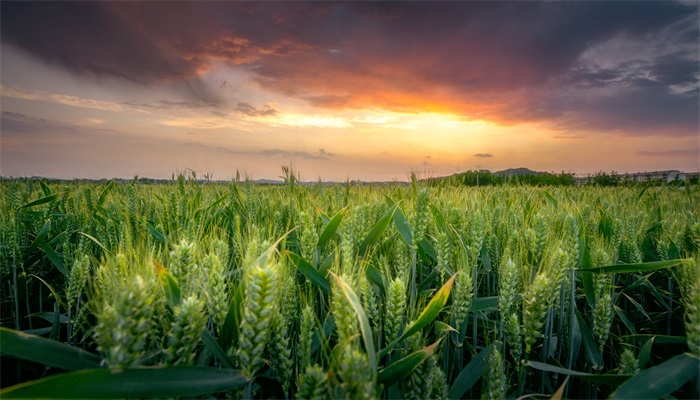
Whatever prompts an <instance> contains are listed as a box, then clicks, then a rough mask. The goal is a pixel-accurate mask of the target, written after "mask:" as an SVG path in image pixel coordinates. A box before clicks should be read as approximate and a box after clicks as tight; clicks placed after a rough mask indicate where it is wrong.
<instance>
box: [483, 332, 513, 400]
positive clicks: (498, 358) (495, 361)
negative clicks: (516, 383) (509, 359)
mask: <svg viewBox="0 0 700 400" xmlns="http://www.w3.org/2000/svg"><path fill="white" fill-rule="evenodd" d="M498 348H499V346H498V345H496V346H494V349H493V352H492V353H491V354H490V355H489V358H488V361H487V368H486V375H485V376H484V378H485V379H484V390H483V392H482V393H481V398H482V399H504V398H505V397H506V392H507V391H508V378H507V377H506V365H505V360H504V359H503V355H501V351H500V350H499V349H498Z"/></svg>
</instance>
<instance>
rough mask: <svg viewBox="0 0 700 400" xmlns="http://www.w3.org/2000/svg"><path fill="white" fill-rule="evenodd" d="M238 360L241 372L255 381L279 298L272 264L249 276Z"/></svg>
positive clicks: (255, 269)
mask: <svg viewBox="0 0 700 400" xmlns="http://www.w3.org/2000/svg"><path fill="white" fill-rule="evenodd" d="M247 275H248V276H247V278H248V279H247V282H246V297H245V303H244V306H243V320H242V321H241V327H240V332H241V333H240V337H239V339H238V343H239V349H238V359H239V361H240V364H241V370H242V372H243V373H244V374H245V375H246V376H247V377H248V378H249V379H252V378H253V376H254V375H255V372H257V370H258V369H259V368H260V367H261V366H262V362H263V360H262V355H263V352H264V351H265V344H266V343H267V339H268V335H269V333H270V320H271V317H272V313H273V312H274V310H275V304H276V301H275V299H276V298H277V290H276V287H277V273H276V271H275V270H274V269H273V268H272V266H271V265H269V264H264V265H262V266H255V267H253V268H252V269H251V270H250V271H249V272H248V274H247Z"/></svg>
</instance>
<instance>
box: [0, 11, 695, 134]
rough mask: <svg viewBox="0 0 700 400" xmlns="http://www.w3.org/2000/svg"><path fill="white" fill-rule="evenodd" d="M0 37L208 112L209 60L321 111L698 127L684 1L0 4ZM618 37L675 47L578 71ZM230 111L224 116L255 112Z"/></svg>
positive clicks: (690, 23) (78, 69)
mask: <svg viewBox="0 0 700 400" xmlns="http://www.w3.org/2000/svg"><path fill="white" fill-rule="evenodd" d="M1 29H2V41H3V42H5V43H7V44H10V45H13V46H16V47H19V48H22V49H24V50H25V51H27V52H29V53H30V54H33V55H34V56H36V57H39V58H41V59H43V60H45V61H46V62H49V63H54V64H59V65H62V66H63V67H65V68H67V69H68V70H70V71H73V72H75V73H79V74H84V75H94V76H97V77H101V76H107V77H118V78H123V79H127V80H130V81H134V82H138V83H143V84H151V83H159V82H170V83H173V82H175V83H176V84H177V85H182V87H183V90H185V91H189V93H190V97H191V98H194V99H198V100H201V101H204V102H205V103H206V102H216V100H217V99H216V97H217V95H216V92H215V91H213V90H212V88H209V87H208V86H207V85H206V84H204V83H203V81H201V80H199V78H198V77H199V76H201V75H202V74H203V73H205V72H207V71H208V70H209V69H210V68H211V67H212V65H213V63H214V62H216V61H220V62H223V63H226V64H228V65H229V66H232V67H234V68H242V69H245V70H246V71H248V73H249V74H251V75H252V77H253V79H254V81H255V82H256V83H257V84H258V85H259V86H260V87H262V88H265V89H267V90H270V91H274V92H277V93H280V94H283V95H286V96H292V97H296V98H299V99H302V100H305V101H307V102H308V103H309V104H311V105H314V106H316V107H323V108H328V109H342V108H368V107H369V108H382V109H390V110H398V111H405V112H420V111H437V112H451V113H457V114H460V115H463V116H464V117H465V118H471V119H487V120H491V121H495V122H498V123H504V124H510V123H519V122H527V121H543V120H550V121H551V120H554V121H555V122H557V123H558V124H560V125H562V126H564V125H571V126H574V127H575V126H583V125H586V123H588V122H586V119H587V118H590V117H596V118H601V120H600V121H590V123H588V125H589V126H590V127H599V128H601V129H603V128H605V129H607V128H611V127H612V128H613V129H623V128H624V129H627V128H629V127H635V126H640V127H643V126H644V124H646V126H647V127H648V126H649V125H653V126H654V127H656V128H661V127H664V126H665V124H666V123H667V121H671V122H670V123H671V124H672V125H673V126H674V128H673V129H676V130H677V129H680V128H679V127H681V128H683V129H685V132H686V134H688V133H687V132H689V131H690V128H692V127H693V126H697V91H696V88H694V87H693V85H696V86H697V66H698V54H697V47H698V45H697V42H698V27H697V5H696V4H682V3H679V2H670V1H664V2H657V1H654V2H649V1H642V2H601V1H595V2H382V3H369V2H367V3H365V2H350V3H339V2H332V3H318V2H309V3H301V2H284V3H282V2H279V3H278V2H246V3H243V2H210V3H190V2H173V3H171V2H168V3H162V2H143V3H135V2H119V3H116V2H80V3H65V2H60V3H35V2H21V3H20V2H3V3H2V26H1ZM617 37H625V38H627V39H629V40H637V41H642V42H644V41H648V40H651V39H654V40H656V41H657V42H658V41H661V43H663V45H664V46H662V47H664V48H666V49H667V50H668V49H671V50H674V49H676V48H677V49H678V50H677V51H670V52H669V51H667V50H665V54H664V57H658V58H656V59H641V58H640V59H639V60H633V62H626V63H625V64H619V65H612V66H608V67H600V66H595V65H583V64H581V63H580V59H581V56H582V55H583V54H584V53H585V52H586V51H587V50H589V49H590V48H591V47H592V46H595V45H598V44H601V43H605V42H606V41H608V40H612V39H614V38H617ZM664 40H665V41H664ZM688 45H690V47H691V48H694V49H695V50H694V51H692V52H687V50H684V49H685V48H687V47H688ZM668 54H671V55H670V56H667V55H668ZM227 83H228V82H227ZM229 85H231V84H230V83H229ZM672 85H681V86H688V88H686V89H684V91H680V92H679V91H678V90H675V91H672V90H671V89H670V88H669V86H672ZM596 88H604V89H609V88H612V89H614V93H606V94H605V95H604V96H603V97H602V98H601V99H600V101H598V99H595V98H591V96H582V95H581V94H580V93H579V92H577V91H579V90H589V89H591V90H592V89H596ZM216 89H219V90H220V89H221V88H219V87H217V88H216ZM563 89H567V90H563ZM637 96H648V98H646V99H643V100H640V99H637V98H636V97H637ZM241 104H244V106H243V108H242V109H238V106H237V107H236V111H237V112H241V113H244V114H246V113H250V112H252V113H257V112H260V109H256V108H254V107H252V106H250V105H247V104H246V103H241ZM245 105H247V106H248V107H249V108H248V107H246V106H245ZM671 105H672V106H671ZM693 107H695V109H693ZM655 109H656V110H659V111H660V112H656V113H654V112H653V111H654V110H655ZM263 112H268V111H265V110H263ZM269 112H272V111H269ZM248 115H250V114H248ZM683 124H685V125H683Z"/></svg>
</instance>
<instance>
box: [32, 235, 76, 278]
mask: <svg viewBox="0 0 700 400" xmlns="http://www.w3.org/2000/svg"><path fill="white" fill-rule="evenodd" d="M37 246H38V247H39V249H40V250H41V251H42V252H43V253H44V254H46V257H48V259H49V260H50V261H51V264H53V266H54V267H56V269H57V270H59V272H61V274H63V276H65V277H66V278H68V277H69V274H68V271H66V267H65V266H64V265H63V254H61V253H59V252H57V251H56V250H54V249H53V248H52V247H51V246H50V245H49V244H48V243H46V242H45V241H43V240H41V241H39V244H38V245H37Z"/></svg>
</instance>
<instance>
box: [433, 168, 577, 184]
mask: <svg viewBox="0 0 700 400" xmlns="http://www.w3.org/2000/svg"><path fill="white" fill-rule="evenodd" d="M428 184H429V185H445V184H447V185H453V186H499V185H528V186H537V185H548V186H570V185H573V184H574V175H573V174H569V173H566V172H563V171H562V172H561V173H559V174H556V173H553V172H538V173H535V174H523V175H507V174H494V173H492V172H490V171H471V170H470V171H465V172H461V173H458V174H454V175H450V176H447V177H440V178H430V179H428Z"/></svg>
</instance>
